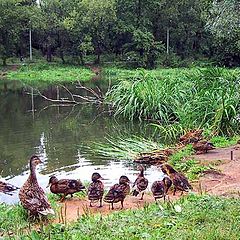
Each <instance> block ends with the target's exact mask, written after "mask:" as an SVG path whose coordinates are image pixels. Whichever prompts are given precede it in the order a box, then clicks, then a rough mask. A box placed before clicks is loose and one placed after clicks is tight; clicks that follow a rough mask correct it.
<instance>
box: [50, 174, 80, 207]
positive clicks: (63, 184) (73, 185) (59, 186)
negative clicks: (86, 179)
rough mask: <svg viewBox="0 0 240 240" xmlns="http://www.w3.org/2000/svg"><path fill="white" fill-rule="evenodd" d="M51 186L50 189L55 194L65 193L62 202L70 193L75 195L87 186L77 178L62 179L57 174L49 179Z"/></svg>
mask: <svg viewBox="0 0 240 240" xmlns="http://www.w3.org/2000/svg"><path fill="white" fill-rule="evenodd" d="M49 186H50V191H51V192H52V193H54V194H63V196H62V198H61V200H60V201H61V202H62V201H63V200H64V199H65V198H66V196H67V195H68V194H70V195H71V197H73V194H74V193H76V192H81V191H82V190H83V189H85V187H84V186H83V184H82V182H81V181H80V180H75V179H60V180H58V178H57V177H56V176H51V177H50V179H49V183H48V186H47V187H49Z"/></svg>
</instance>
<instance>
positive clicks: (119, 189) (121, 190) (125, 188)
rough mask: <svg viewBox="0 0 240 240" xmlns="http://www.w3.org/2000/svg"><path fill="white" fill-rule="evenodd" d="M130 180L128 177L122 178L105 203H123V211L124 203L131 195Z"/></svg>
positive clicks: (114, 186) (111, 189) (105, 198)
mask: <svg viewBox="0 0 240 240" xmlns="http://www.w3.org/2000/svg"><path fill="white" fill-rule="evenodd" d="M129 183H130V180H129V179H128V177H127V176H121V177H120V179H119V183H117V184H115V185H113V186H112V187H111V188H110V190H109V191H108V193H107V194H106V195H105V197H104V199H103V200H104V202H107V203H111V205H112V209H114V208H113V203H117V202H121V209H123V202H124V199H125V197H126V196H127V195H128V194H129V193H130V186H129Z"/></svg>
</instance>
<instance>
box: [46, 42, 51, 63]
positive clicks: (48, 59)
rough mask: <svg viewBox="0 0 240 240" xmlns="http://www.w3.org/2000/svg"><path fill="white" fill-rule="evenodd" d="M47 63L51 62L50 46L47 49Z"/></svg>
mask: <svg viewBox="0 0 240 240" xmlns="http://www.w3.org/2000/svg"><path fill="white" fill-rule="evenodd" d="M47 61H48V62H51V61H52V50H51V46H48V47H47Z"/></svg>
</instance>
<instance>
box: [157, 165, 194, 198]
mask: <svg viewBox="0 0 240 240" xmlns="http://www.w3.org/2000/svg"><path fill="white" fill-rule="evenodd" d="M161 169H162V172H163V173H165V174H167V175H168V176H169V177H170V179H171V180H172V183H173V186H174V191H173V195H175V193H176V191H177V190H180V191H182V194H183V192H188V191H189V190H190V189H192V186H191V185H190V183H189V182H188V180H187V178H186V177H185V176H184V175H183V174H182V173H179V172H177V171H176V170H175V169H174V168H173V167H172V166H170V165H169V164H163V165H162V166H161Z"/></svg>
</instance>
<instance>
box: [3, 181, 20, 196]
mask: <svg viewBox="0 0 240 240" xmlns="http://www.w3.org/2000/svg"><path fill="white" fill-rule="evenodd" d="M17 189H19V188H18V187H15V186H13V185H12V184H10V183H6V182H2V181H0V192H2V193H5V194H8V195H10V196H11V195H12V193H11V192H13V191H16V190H17Z"/></svg>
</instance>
